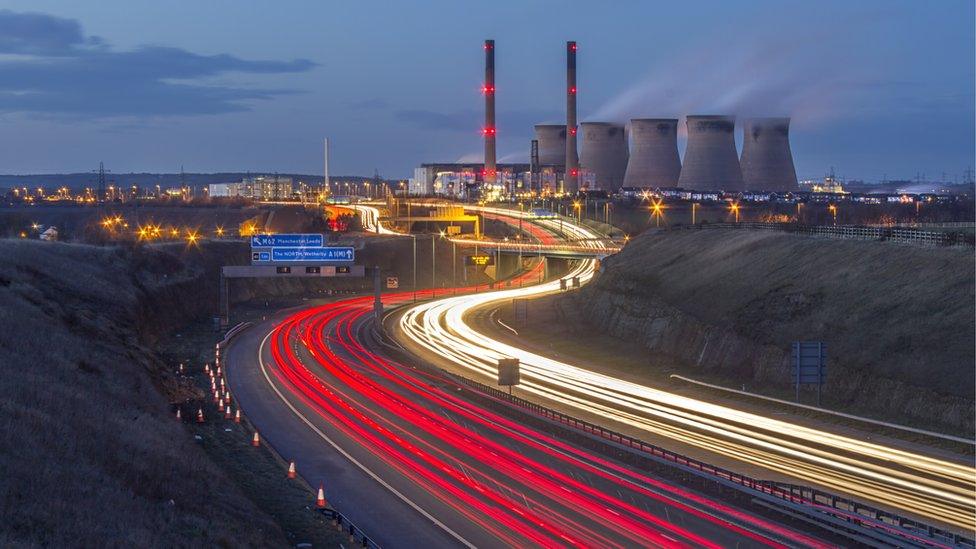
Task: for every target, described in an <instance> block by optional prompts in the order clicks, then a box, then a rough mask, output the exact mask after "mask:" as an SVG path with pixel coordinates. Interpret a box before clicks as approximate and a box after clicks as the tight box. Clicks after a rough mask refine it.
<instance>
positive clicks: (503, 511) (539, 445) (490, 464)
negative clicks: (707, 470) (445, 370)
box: [225, 294, 823, 547]
mask: <svg viewBox="0 0 976 549" xmlns="http://www.w3.org/2000/svg"><path fill="white" fill-rule="evenodd" d="M411 296H412V294H410V295H406V294H392V295H388V296H387V297H386V298H385V299H386V300H387V301H388V302H391V303H396V302H397V301H405V300H409V299H410V297H411ZM371 301H372V298H371V297H362V298H352V299H346V300H343V301H339V302H336V303H330V304H325V305H321V306H317V307H312V308H307V309H303V310H300V311H298V312H290V313H288V312H286V313H283V314H282V315H281V316H279V317H276V318H273V319H271V320H269V321H267V322H264V323H262V324H260V325H257V326H255V327H253V328H251V329H249V330H247V331H246V332H245V333H244V334H243V335H242V336H240V337H239V338H238V339H237V340H235V341H234V343H233V344H232V345H231V346H230V348H229V350H228V354H227V355H226V359H225V364H228V377H229V382H230V385H231V388H232V390H233V391H234V392H235V394H236V397H237V399H238V402H239V403H240V405H241V407H242V408H243V410H244V411H245V412H246V413H247V415H248V417H249V418H250V420H251V421H252V422H253V423H254V424H255V425H256V427H257V428H258V429H259V430H260V431H261V432H262V433H263V435H264V438H265V439H266V440H268V441H270V442H271V443H272V444H273V446H274V447H275V448H276V449H277V450H278V451H279V452H280V453H281V454H282V455H283V456H284V457H285V458H286V459H295V460H296V462H297V463H298V464H299V470H300V472H301V474H302V475H303V476H304V477H305V478H306V479H307V480H308V481H309V482H310V483H312V484H313V485H315V484H317V483H318V482H320V481H321V482H323V483H324V485H325V488H326V495H327V497H328V498H329V499H330V502H331V503H332V504H333V505H334V506H335V507H337V508H339V509H341V510H342V511H343V513H345V514H346V515H347V516H349V517H350V519H351V520H352V521H353V522H355V523H356V524H357V525H359V527H360V528H363V529H364V530H365V531H366V532H368V533H369V534H370V535H371V537H373V538H374V539H376V541H377V542H378V543H379V544H380V545H382V546H384V547H401V546H402V547H416V546H478V547H495V546H497V547H502V546H509V547H510V546H524V545H526V544H534V545H543V546H591V547H592V546H599V547H625V546H634V545H642V546H684V547H719V546H732V545H740V546H784V545H793V546H795V545H802V546H823V544H821V543H820V542H818V541H817V540H815V539H813V538H810V537H807V536H804V535H802V534H800V533H797V532H793V531H791V530H789V529H786V528H783V527H780V526H778V525H776V524H773V523H770V522H768V521H766V520H765V519H762V518H760V517H755V516H752V515H749V514H748V513H744V512H742V511H740V510H738V509H735V508H732V507H730V506H728V505H726V504H723V503H721V502H718V501H712V500H710V499H708V498H707V497H704V496H702V495H700V494H697V493H694V492H690V491H688V490H685V489H682V488H680V487H678V486H674V485H670V484H668V483H666V482H664V481H661V480H660V479H657V478H654V477H651V476H648V475H647V474H645V473H642V472H640V471H636V470H632V469H630V468H628V467H626V466H624V465H622V464H619V463H616V462H614V461H612V460H609V459H607V458H605V457H603V456H601V455H595V454H591V453H589V452H587V451H584V450H580V449H578V448H575V447H572V446H570V445H568V444H566V443H564V442H562V441H560V440H558V439H554V438H552V437H550V436H548V435H546V434H545V433H542V432H537V431H534V430H532V429H530V428H527V427H524V426H522V425H521V424H518V423H516V422H513V421H512V420H511V419H509V418H507V417H506V416H501V415H498V414H496V413H493V412H491V411H489V410H487V409H483V408H480V407H478V406H476V405H475V404H473V403H471V402H469V401H468V400H466V399H464V398H462V397H459V396H458V394H459V393H458V391H459V390H460V389H459V387H456V386H455V385H454V384H453V383H451V382H450V381H449V380H448V379H446V378H441V377H439V376H437V375H436V374H432V373H429V372H425V371H422V370H417V369H415V368H412V367H409V366H406V365H402V364H399V363H397V362H395V361H391V360H388V359H386V358H384V357H383V356H381V355H379V354H377V353H375V352H374V351H373V350H372V349H376V348H378V347H379V344H378V343H377V342H376V341H375V340H374V339H373V336H372V335H371V330H372V326H373V324H372V321H371V318H372V304H371Z"/></svg>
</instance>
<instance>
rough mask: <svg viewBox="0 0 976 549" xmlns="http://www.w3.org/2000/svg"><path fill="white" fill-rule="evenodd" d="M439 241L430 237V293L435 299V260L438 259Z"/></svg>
mask: <svg viewBox="0 0 976 549" xmlns="http://www.w3.org/2000/svg"><path fill="white" fill-rule="evenodd" d="M436 242H437V239H436V238H434V236H433V235H431V237H430V291H431V297H433V292H434V291H435V289H436V288H437V268H436V266H437V265H436V263H435V262H434V260H435V259H436V258H437V248H436V245H435V244H436Z"/></svg>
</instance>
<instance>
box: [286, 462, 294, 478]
mask: <svg viewBox="0 0 976 549" xmlns="http://www.w3.org/2000/svg"><path fill="white" fill-rule="evenodd" d="M295 476H296V472H295V460H292V461H291V463H289V464H288V478H295Z"/></svg>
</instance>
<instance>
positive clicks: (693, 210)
mask: <svg viewBox="0 0 976 549" xmlns="http://www.w3.org/2000/svg"><path fill="white" fill-rule="evenodd" d="M697 208H698V203H697V202H692V203H691V226H692V227H694V226H695V210H696V209H697Z"/></svg>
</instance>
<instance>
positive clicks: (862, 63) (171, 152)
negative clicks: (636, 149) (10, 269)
mask: <svg viewBox="0 0 976 549" xmlns="http://www.w3.org/2000/svg"><path fill="white" fill-rule="evenodd" d="M611 5H612V6H614V9H608V6H611ZM974 17H976V13H974V7H973V2H972V0H939V1H931V2H923V1H921V0H916V1H893V0H882V1H858V2H850V1H836V2H835V1H818V2H808V1H807V2H800V1H797V2H789V1H783V0H777V1H772V0H771V1H752V2H718V1H715V2H706V1H698V2H682V3H678V2H613V3H605V2H572V1H566V0H561V1H552V2H548V1H547V2H526V1H504V0H496V1H492V2H478V3H474V2H451V1H436V2H434V1H425V2H397V3H394V2H312V1H308V2H292V1H282V2H274V3H272V2H250V1H232V0H221V1H206V2H199V1H197V2H189V1H175V2H132V1H122V0H108V1H100V2H97V3H96V2H71V1H66V0H65V1H53V0H29V1H19V0H3V1H2V2H0V121H2V122H0V123H2V127H3V131H2V132H0V173H5V174H15V173H52V172H78V171H88V170H91V169H93V168H95V167H97V165H98V162H99V161H100V160H102V161H104V162H105V164H106V167H109V168H111V169H112V170H113V171H115V172H127V171H152V172H157V171H159V172H174V171H178V170H179V167H180V165H181V164H182V165H183V166H185V168H186V170H187V171H189V172H212V171H245V170H250V171H253V172H273V171H279V172H300V173H311V174H318V173H321V171H322V152H321V149H322V145H321V140H322V138H323V137H329V138H330V139H331V141H332V145H333V148H332V170H331V171H332V173H333V175H336V174H343V175H345V174H350V175H352V174H355V175H372V173H373V169H374V168H376V169H378V170H379V171H380V174H382V175H383V176H385V177H391V178H406V177H409V176H410V175H412V170H413V168H414V166H416V165H419V164H420V163H421V162H431V161H454V160H458V159H465V160H475V161H477V160H480V159H481V156H482V144H481V140H480V133H479V131H480V128H481V119H482V108H483V100H482V97H481V95H480V85H481V81H482V78H483V74H484V72H483V70H484V69H483V51H482V41H483V40H484V39H486V38H493V39H495V41H496V52H497V53H496V55H497V90H498V91H497V100H498V111H499V124H498V141H499V147H498V149H499V157H500V159H501V160H502V161H509V160H525V159H526V158H527V156H528V146H529V145H528V143H529V140H530V139H531V135H532V125H533V124H535V123H541V122H550V123H553V122H555V123H559V122H562V121H563V120H564V118H563V117H564V107H565V102H564V95H563V93H564V84H565V75H564V68H565V60H564V42H565V41H566V40H577V41H578V42H579V45H580V49H579V89H580V91H579V100H580V107H579V112H580V119H581V120H582V121H597V120H612V121H620V122H623V121H625V120H627V119H629V118H631V117H659V116H661V117H664V116H670V117H683V116H684V115H686V114H736V115H739V116H748V115H766V116H782V115H788V116H792V117H793V123H792V145H793V153H794V157H795V159H796V166H797V172H798V173H797V175H798V176H799V177H800V178H801V179H808V178H814V177H817V178H819V177H821V176H823V174H824V173H825V172H826V171H827V170H829V168H830V166H834V167H835V168H836V170H837V173H838V175H842V176H845V177H848V178H863V179H867V180H872V181H873V180H880V179H882V178H883V177H885V176H887V177H888V178H891V179H894V178H904V179H907V178H914V177H915V174H916V173H917V172H918V173H923V174H925V175H927V176H928V177H929V178H930V179H940V178H941V177H942V173H943V172H945V173H946V178H947V179H949V180H952V179H954V178H960V177H961V175H962V172H963V171H964V170H965V169H966V168H967V167H971V166H973V164H974V163H976V160H974V149H976V139H974V131H976V130H974V63H976V60H974V41H976V37H974ZM682 124H683V121H682ZM739 139H740V142H741V137H740V138H739ZM683 147H684V142H683V140H682V141H681V143H679V148H680V149H681V150H682V152H683Z"/></svg>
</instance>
